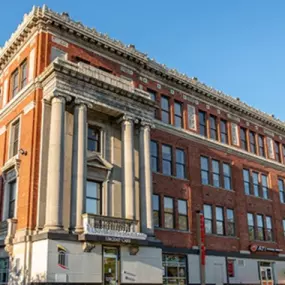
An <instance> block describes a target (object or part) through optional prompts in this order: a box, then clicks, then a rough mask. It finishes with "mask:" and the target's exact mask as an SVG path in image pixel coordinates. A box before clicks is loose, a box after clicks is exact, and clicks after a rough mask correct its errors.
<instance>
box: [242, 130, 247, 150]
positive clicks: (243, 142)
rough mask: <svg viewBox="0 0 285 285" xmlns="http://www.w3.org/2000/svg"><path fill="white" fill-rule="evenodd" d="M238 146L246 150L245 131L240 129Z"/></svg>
mask: <svg viewBox="0 0 285 285" xmlns="http://www.w3.org/2000/svg"><path fill="white" fill-rule="evenodd" d="M240 146H241V148H242V149H244V150H247V137H246V129H245V128H242V127H241V128H240Z"/></svg>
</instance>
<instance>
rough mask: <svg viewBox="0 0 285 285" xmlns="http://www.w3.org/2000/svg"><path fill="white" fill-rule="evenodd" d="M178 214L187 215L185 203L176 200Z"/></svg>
mask: <svg viewBox="0 0 285 285" xmlns="http://www.w3.org/2000/svg"><path fill="white" fill-rule="evenodd" d="M178 213H179V214H183V215H187V202H186V201H185V200H178Z"/></svg>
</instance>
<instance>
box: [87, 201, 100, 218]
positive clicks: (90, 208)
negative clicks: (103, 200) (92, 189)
mask: <svg viewBox="0 0 285 285" xmlns="http://www.w3.org/2000/svg"><path fill="white" fill-rule="evenodd" d="M97 206H98V205H97V200H96V199H88V198H87V199H86V212H87V213H88V214H95V215H99V214H100V213H99V209H98V207H97Z"/></svg>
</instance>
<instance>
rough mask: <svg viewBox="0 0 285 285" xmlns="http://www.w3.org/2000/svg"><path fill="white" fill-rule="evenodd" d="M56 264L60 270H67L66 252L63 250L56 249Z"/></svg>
mask: <svg viewBox="0 0 285 285" xmlns="http://www.w3.org/2000/svg"><path fill="white" fill-rule="evenodd" d="M57 254H58V259H57V264H58V265H59V266H60V267H62V268H67V252H66V250H64V249H63V248H60V247H58V248H57Z"/></svg>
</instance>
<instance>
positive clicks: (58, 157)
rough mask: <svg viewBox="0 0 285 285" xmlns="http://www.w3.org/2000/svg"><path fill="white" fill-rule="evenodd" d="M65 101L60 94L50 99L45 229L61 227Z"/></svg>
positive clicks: (58, 228) (59, 228)
mask: <svg viewBox="0 0 285 285" xmlns="http://www.w3.org/2000/svg"><path fill="white" fill-rule="evenodd" d="M65 101H66V98H65V97H62V96H57V97H52V99H51V120H50V139H49V155H48V178H47V197H46V222H45V230H61V229H62V228H63V219H62V209H63V186H64V183H63V181H64V141H65V139H64V136H65V133H64V130H65Z"/></svg>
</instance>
